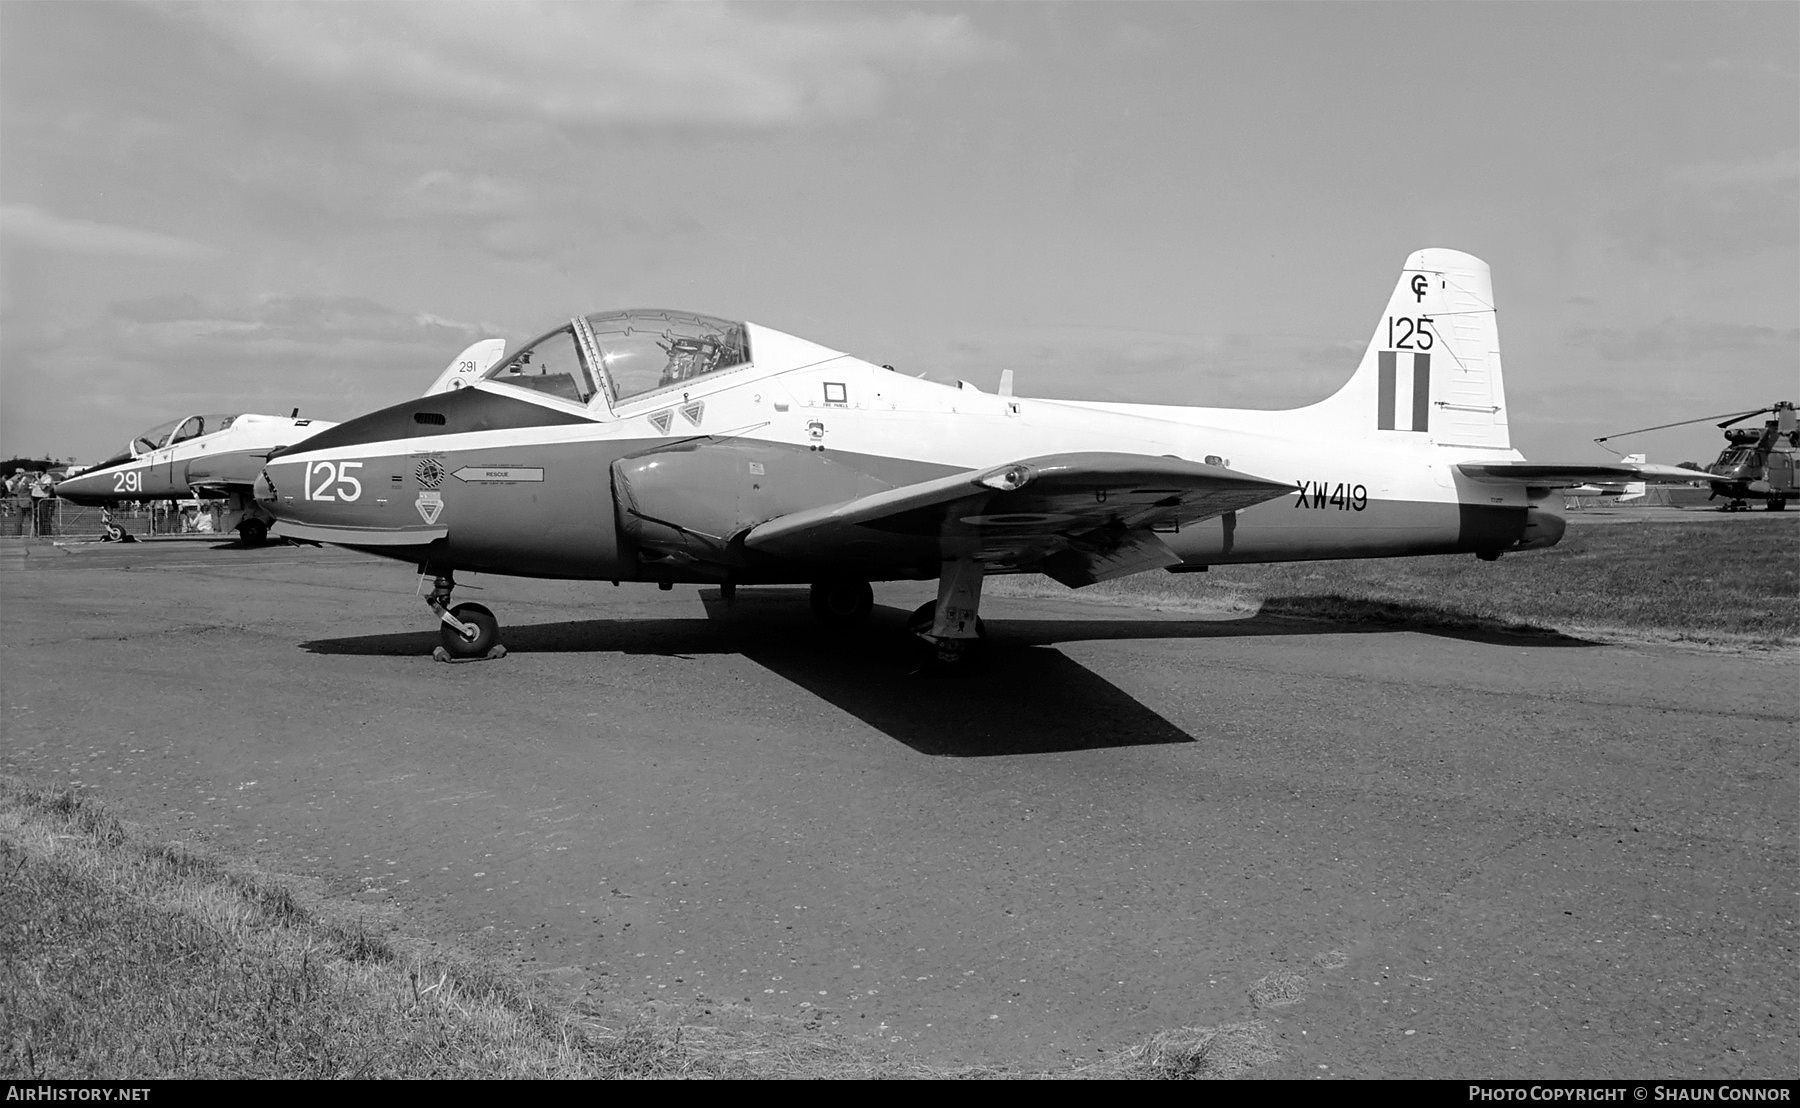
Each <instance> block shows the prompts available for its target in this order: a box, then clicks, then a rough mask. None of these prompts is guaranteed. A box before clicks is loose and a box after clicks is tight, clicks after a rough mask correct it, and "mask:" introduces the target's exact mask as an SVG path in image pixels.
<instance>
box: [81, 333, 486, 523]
mask: <svg viewBox="0 0 1800 1108" xmlns="http://www.w3.org/2000/svg"><path fill="white" fill-rule="evenodd" d="M505 352H506V343H505V341H504V340H502V339H482V340H480V341H479V342H476V343H474V344H473V345H471V346H470V347H469V348H468V349H467V350H464V351H463V352H462V353H461V354H458V355H457V356H456V357H455V358H453V359H451V361H450V364H449V365H448V366H447V367H445V369H444V372H443V373H442V374H440V375H439V376H438V378H437V379H436V380H435V381H433V382H432V383H431V386H430V387H429V388H427V389H426V390H425V393H424V395H426V396H435V395H437V394H438V393H444V392H453V391H455V390H456V389H459V388H462V387H463V386H464V385H465V384H467V383H468V382H469V381H470V380H472V379H473V378H475V377H476V376H478V375H479V374H481V373H482V372H483V371H485V370H487V369H488V368H489V367H490V366H492V365H493V364H494V362H495V361H497V360H498V359H499V358H500V356H501V355H502V354H504V353H505ZM298 416H299V412H298V411H296V412H295V413H294V415H292V416H289V417H287V418H283V417H281V416H268V415H254V414H244V415H191V416H187V417H185V418H183V419H177V420H173V421H171V422H169V423H164V424H161V425H160V426H157V427H153V428H151V429H150V430H148V431H145V432H143V433H142V434H140V435H137V436H135V437H133V438H132V439H131V441H130V442H128V443H127V444H126V445H125V450H124V452H123V453H120V454H118V455H116V456H114V457H112V458H108V459H107V460H106V461H104V462H101V463H100V464H99V465H97V466H94V467H92V468H91V469H88V470H83V471H80V472H79V474H77V473H75V472H71V474H70V475H69V477H67V478H66V479H64V480H62V481H59V482H57V485H56V495H57V496H60V497H62V498H63V499H65V500H68V501H70V502H71V503H75V504H89V505H106V504H118V503H121V502H124V501H136V500H189V499H222V500H226V501H228V507H227V509H226V515H225V521H224V525H225V527H226V528H227V529H229V530H235V531H236V532H237V533H238V535H239V536H240V537H241V538H242V539H243V541H244V542H245V543H246V544H247V545H252V546H253V545H256V544H257V543H260V542H262V541H263V539H264V538H265V537H267V534H268V529H269V524H270V523H271V522H272V519H271V517H270V516H269V515H268V514H267V513H266V512H265V511H264V510H263V508H262V507H261V506H260V505H258V504H257V502H256V498H255V497H254V496H253V495H252V492H253V489H254V487H255V483H256V478H257V476H258V475H259V474H261V472H262V467H263V462H264V461H266V460H267V458H268V456H269V454H270V453H271V452H272V451H275V450H278V449H281V448H282V447H286V446H294V445H298V444H299V443H300V442H302V441H304V440H305V439H306V438H307V437H308V436H310V435H314V434H317V433H318V432H320V431H323V430H325V429H326V428H328V427H335V426H337V425H336V424H335V423H328V422H326V421H324V420H318V419H300V418H298Z"/></svg>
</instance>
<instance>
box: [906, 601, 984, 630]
mask: <svg viewBox="0 0 1800 1108" xmlns="http://www.w3.org/2000/svg"><path fill="white" fill-rule="evenodd" d="M936 618H937V601H935V600H927V601H926V602H925V603H923V604H921V605H919V606H918V607H917V608H914V609H913V613H912V615H910V616H907V617H906V633H907V634H909V635H929V634H931V622H932V620H934V619H936ZM975 637H976V638H978V639H985V638H987V621H986V620H984V619H982V618H981V617H980V616H976V617H975Z"/></svg>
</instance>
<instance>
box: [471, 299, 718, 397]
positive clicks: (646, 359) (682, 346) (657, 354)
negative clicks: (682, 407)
mask: <svg viewBox="0 0 1800 1108" xmlns="http://www.w3.org/2000/svg"><path fill="white" fill-rule="evenodd" d="M584 351H586V354H585V356H584V353H583V352H584ZM749 361H750V340H749V337H748V334H747V333H746V330H745V327H744V325H743V324H742V323H735V322H732V321H731V320H725V319H717V318H714V317H713V316H705V315H696V314H694V313H692V312H676V311H665V310H661V309H642V308H640V309H634V310H631V311H623V312H597V313H595V314H593V315H589V316H584V317H582V318H581V319H577V320H574V321H572V322H571V323H570V324H569V325H568V326H566V327H561V328H558V329H557V330H555V331H552V332H550V333H549V334H547V335H544V336H542V337H541V338H538V339H536V340H534V341H533V342H531V343H529V344H528V345H526V346H525V347H524V348H523V349H521V350H520V351H519V352H518V353H516V354H514V355H513V356H512V357H510V358H504V359H502V360H501V361H500V362H498V363H497V364H495V366H494V367H493V368H492V369H490V370H488V371H487V372H486V373H485V374H483V375H482V376H483V378H484V379H486V380H489V381H496V382H499V383H501V384H506V385H513V386H516V387H519V388H527V389H531V390H533V391H534V392H542V393H547V394H549V395H552V396H558V397H561V398H562V399H564V400H572V401H574V402H575V403H577V404H591V403H593V402H594V401H595V400H596V398H598V397H600V396H602V395H604V396H605V397H606V398H607V399H609V400H610V401H611V402H612V403H618V402H620V401H624V400H630V399H633V398H634V397H638V396H642V395H645V394H647V393H652V392H656V391H659V390H661V389H666V388H673V387H675V386H677V385H682V384H685V383H687V382H690V381H693V380H695V379H696V378H700V377H705V376H707V375H708V374H712V373H718V372H721V371H723V370H727V369H732V368H735V367H737V366H741V365H746V364H748V363H749Z"/></svg>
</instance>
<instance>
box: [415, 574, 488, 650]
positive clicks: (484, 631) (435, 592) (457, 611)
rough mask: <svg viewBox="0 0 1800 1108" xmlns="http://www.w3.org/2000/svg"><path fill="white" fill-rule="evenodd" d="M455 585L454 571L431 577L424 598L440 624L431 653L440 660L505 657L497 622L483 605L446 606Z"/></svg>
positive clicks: (448, 603) (448, 604)
mask: <svg viewBox="0 0 1800 1108" xmlns="http://www.w3.org/2000/svg"><path fill="white" fill-rule="evenodd" d="M455 588H456V574H455V572H454V571H452V570H445V571H444V572H443V573H440V574H438V575H437V576H435V577H433V578H432V582H431V592H430V594H428V595H427V596H426V597H425V603H426V604H427V605H429V606H430V608H431V610H432V611H433V612H434V613H436V615H437V617H438V620H439V622H440V624H441V626H440V627H438V645H437V647H436V649H434V650H432V652H431V656H432V657H433V658H436V659H437V660H438V661H440V662H450V661H456V660H459V659H460V660H467V659H470V658H504V657H506V647H504V646H501V645H500V621H499V620H497V619H495V618H494V613H493V612H490V611H488V609H487V607H486V606H485V605H481V604H458V605H457V606H456V607H454V608H452V607H450V593H451V591H452V590H453V589H455Z"/></svg>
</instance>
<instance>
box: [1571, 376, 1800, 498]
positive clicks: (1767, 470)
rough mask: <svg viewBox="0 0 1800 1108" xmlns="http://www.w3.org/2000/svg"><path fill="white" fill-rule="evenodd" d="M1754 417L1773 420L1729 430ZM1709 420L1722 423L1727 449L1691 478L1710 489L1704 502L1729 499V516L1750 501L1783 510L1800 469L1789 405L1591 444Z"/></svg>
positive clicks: (1796, 426) (1799, 490) (1797, 425)
mask: <svg viewBox="0 0 1800 1108" xmlns="http://www.w3.org/2000/svg"><path fill="white" fill-rule="evenodd" d="M1759 415H1770V416H1772V417H1773V418H1770V419H1768V420H1765V421H1764V422H1763V425H1762V426H1761V427H1760V428H1751V427H1734V426H1733V425H1734V424H1738V423H1742V422H1743V421H1744V420H1746V419H1750V418H1751V417H1753V416H1759ZM1713 419H1723V420H1724V422H1723V423H1720V424H1719V429H1720V430H1722V431H1724V432H1725V441H1726V442H1727V443H1729V444H1730V445H1728V446H1726V447H1725V449H1724V450H1722V451H1720V452H1719V457H1718V460H1717V461H1715V462H1713V464H1712V465H1710V466H1707V467H1706V470H1705V472H1704V473H1700V472H1696V473H1695V475H1694V476H1695V479H1696V480H1699V479H1702V478H1704V479H1706V481H1707V484H1709V485H1711V486H1712V496H1711V497H1708V499H1709V500H1710V499H1713V498H1716V497H1720V496H1723V497H1728V498H1729V500H1728V501H1727V503H1726V504H1725V511H1728V512H1741V511H1746V510H1748V509H1749V507H1750V501H1752V500H1761V501H1765V502H1766V503H1767V505H1768V510H1769V511H1771V512H1779V511H1781V510H1782V509H1784V508H1786V507H1787V502H1788V501H1789V500H1791V499H1794V498H1796V497H1800V465H1797V464H1796V461H1795V459H1796V455H1800V420H1796V418H1795V411H1794V404H1793V402H1792V401H1789V400H1783V401H1780V402H1778V403H1775V404H1771V405H1769V406H1768V407H1767V408H1757V409H1754V410H1753V411H1748V412H1722V413H1720V414H1719V415H1709V416H1701V417H1700V418H1698V419H1684V420H1681V421H1679V422H1677V423H1664V424H1660V425H1659V426H1656V427H1640V428H1638V429H1637V430H1636V431H1621V432H1619V433H1618V434H1617V435H1606V436H1603V437H1601V438H1597V439H1595V440H1594V441H1595V442H1596V443H1601V444H1604V443H1605V442H1606V441H1607V439H1612V438H1623V437H1624V436H1626V435H1636V434H1640V433H1641V432H1644V431H1661V430H1664V429H1666V428H1669V427H1685V426H1687V425H1688V424H1690V423H1705V422H1706V421H1708V420H1713Z"/></svg>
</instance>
